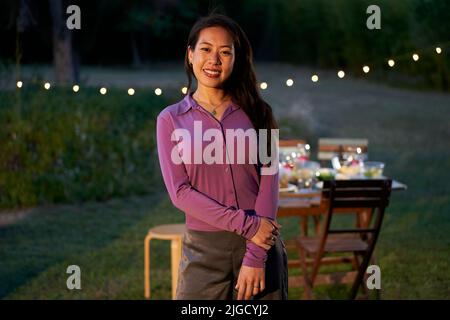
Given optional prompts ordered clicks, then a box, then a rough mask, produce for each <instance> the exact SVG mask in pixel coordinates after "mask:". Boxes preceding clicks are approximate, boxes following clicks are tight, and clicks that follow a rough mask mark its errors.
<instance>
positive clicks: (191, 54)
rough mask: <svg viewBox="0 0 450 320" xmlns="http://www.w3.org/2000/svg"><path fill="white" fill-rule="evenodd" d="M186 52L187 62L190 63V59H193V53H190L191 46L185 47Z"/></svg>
mask: <svg viewBox="0 0 450 320" xmlns="http://www.w3.org/2000/svg"><path fill="white" fill-rule="evenodd" d="M187 51H188V59H189V61H192V59H193V58H194V53H193V52H192V49H191V46H188V47H187Z"/></svg>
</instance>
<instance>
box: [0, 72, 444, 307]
mask: <svg viewBox="0 0 450 320" xmlns="http://www.w3.org/2000/svg"><path fill="white" fill-rule="evenodd" d="M277 70H278V71H277V72H274V71H273V70H271V68H270V67H267V68H263V69H261V73H260V75H261V76H260V78H262V79H261V80H263V79H264V80H267V79H269V80H268V81H269V88H270V89H271V90H267V92H264V96H265V98H266V99H267V100H268V102H269V103H271V104H272V106H273V108H274V110H275V114H276V115H277V118H278V119H279V124H280V127H281V137H283V136H298V137H302V138H306V139H307V140H308V141H309V142H310V143H311V144H312V147H313V151H314V149H315V148H316V147H317V145H316V143H317V139H318V138H319V137H322V136H333V137H365V138H368V139H369V157H370V159H372V160H379V161H384V162H385V163H386V170H385V174H386V175H388V176H391V177H393V178H395V179H397V180H399V181H401V182H404V183H406V184H407V185H408V190H407V191H403V192H394V194H393V195H392V200H391V204H390V206H389V208H388V211H387V215H386V219H385V221H384V224H383V230H382V233H381V235H380V240H379V242H378V246H377V249H376V253H377V256H378V263H379V265H380V267H381V273H382V280H381V282H382V298H383V299H439V298H443V299H449V298H450V265H449V264H450V238H449V237H448V235H449V234H450V214H449V213H450V184H449V183H448V181H450V143H449V138H448V137H450V96H448V95H444V94H439V93H426V92H424V93H419V92H412V91H405V90H398V89H391V88H386V87H382V86H378V85H375V84H369V83H366V82H362V81H360V80H352V79H348V80H347V81H345V82H343V81H340V80H337V79H335V78H336V77H334V76H332V75H329V76H327V75H326V74H325V75H324V76H322V77H321V80H320V83H319V85H314V84H312V83H311V82H310V81H307V80H305V81H303V82H302V81H300V80H296V79H294V81H296V82H295V87H294V88H291V90H290V91H288V90H289V89H288V88H287V87H283V86H282V81H281V82H280V83H281V84H279V85H278V86H277V85H271V82H270V80H271V79H272V78H275V77H276V75H278V74H283V73H284V72H286V74H287V69H283V68H278V69H277ZM271 77H272V78H271ZM155 190H156V191H155V192H154V193H152V194H149V195H148V196H145V197H129V198H121V199H113V200H111V201H108V202H103V203H97V202H88V203H84V204H83V205H58V206H51V207H38V208H35V209H32V210H31V212H30V213H28V214H27V215H26V216H25V217H24V218H23V219H20V220H18V221H17V222H16V223H12V224H8V225H5V226H1V227H0V298H6V299H31V298H33V299H34V298H39V299H77V298H85V299H120V298H123V299H142V298H143V240H144V237H145V234H146V231H147V230H148V228H150V227H152V226H154V225H158V224H162V223H173V222H182V221H183V214H181V213H180V212H179V211H177V210H176V209H174V208H173V206H172V205H171V203H170V202H169V201H168V197H167V195H166V194H165V189H164V187H163V186H162V185H159V186H156V187H155ZM6 214H10V213H2V214H1V215H6ZM1 215H0V216H1ZM281 224H282V225H283V227H284V228H283V232H284V238H286V239H287V238H291V237H293V236H294V235H295V233H296V232H297V231H298V229H297V225H298V224H297V221H296V219H290V218H289V219H286V218H285V219H281ZM152 246H153V247H152V248H153V253H154V255H153V257H152V267H153V269H152V270H153V271H152V279H153V282H152V293H153V297H154V298H155V299H169V298H170V296H171V293H170V264H169V257H170V256H169V243H168V242H166V241H159V242H157V241H155V243H154V244H153V245H152ZM72 264H76V265H79V266H80V268H81V272H82V290H78V291H77V290H74V291H69V290H68V289H67V288H66V279H67V276H68V274H66V268H67V266H69V265H72ZM346 290H347V288H345V287H342V286H337V287H332V288H318V290H317V293H318V297H320V298H324V299H326V298H333V299H340V298H346V293H347V291H346ZM299 297H300V292H299V290H291V291H290V298H292V299H297V298H299Z"/></svg>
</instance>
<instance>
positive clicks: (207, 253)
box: [157, 14, 287, 300]
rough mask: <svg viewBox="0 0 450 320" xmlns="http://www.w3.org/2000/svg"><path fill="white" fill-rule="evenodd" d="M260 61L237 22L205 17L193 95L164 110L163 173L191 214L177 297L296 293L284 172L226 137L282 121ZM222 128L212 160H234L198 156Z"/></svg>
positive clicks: (194, 51) (160, 122)
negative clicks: (281, 203)
mask: <svg viewBox="0 0 450 320" xmlns="http://www.w3.org/2000/svg"><path fill="white" fill-rule="evenodd" d="M252 59H253V56H252V50H251V46H250V43H249V41H248V39H247V36H246V35H245V34H244V32H243V31H242V29H241V28H240V27H239V26H238V25H237V23H236V22H234V21H233V20H231V19H230V18H228V17H226V16H223V15H216V14H215V15H210V16H208V17H205V18H202V19H200V20H199V21H197V23H196V24H195V25H194V26H193V28H192V30H191V32H190V34H189V38H188V45H187V51H186V57H185V69H186V72H187V75H188V80H189V84H188V89H189V92H188V94H187V95H186V97H185V98H184V99H183V100H181V101H180V102H178V103H176V104H174V105H171V106H168V107H167V108H165V109H164V110H163V111H162V112H161V113H160V114H159V115H158V119H157V145H158V156H159V161H160V166H161V171H162V175H163V178H164V182H165V185H166V187H167V190H168V193H169V195H170V198H171V200H172V202H173V204H174V205H175V206H176V207H177V208H179V209H180V210H182V211H183V212H184V213H185V215H186V227H187V231H186V234H185V236H184V241H183V248H182V259H181V262H180V273H179V281H178V286H177V299H193V300H196V299H232V298H237V299H238V300H241V299H251V298H253V299H287V257H286V251H285V247H284V244H283V242H282V241H281V239H280V238H279V229H280V227H281V226H280V225H279V224H278V223H277V222H276V221H275V216H276V211H277V205H278V172H276V173H275V174H270V175H261V174H260V173H261V165H260V161H258V162H257V164H256V165H255V163H249V162H251V161H249V158H251V156H249V152H247V151H245V150H244V156H243V157H244V158H245V159H246V161H245V163H241V162H239V161H236V158H237V157H239V154H238V155H236V152H234V155H233V152H230V151H231V150H229V142H230V140H229V139H227V138H226V137H225V132H227V134H228V132H229V130H235V131H236V132H238V131H239V130H241V131H240V132H242V131H245V130H255V129H256V131H254V132H256V133H258V132H259V131H258V130H259V129H268V130H269V129H275V128H276V127H277V125H276V122H275V119H274V117H273V114H272V110H271V108H270V106H269V105H268V104H267V103H265V102H264V101H263V100H262V99H261V97H260V95H259V93H258V89H257V83H256V77H255V72H254V69H253V61H252ZM192 76H194V77H195V78H196V80H197V88H196V90H195V91H194V92H191V90H190V87H191V84H192ZM213 130H216V131H219V132H220V133H221V134H220V136H217V135H216V136H215V140H214V142H222V143H223V144H224V146H223V149H220V148H217V149H216V150H215V151H214V155H212V153H211V156H212V157H214V158H215V159H216V160H217V159H222V160H225V161H222V162H220V161H216V162H211V161H203V162H202V161H198V160H199V159H197V160H194V161H192V159H191V158H192V157H191V155H192V154H194V153H196V152H197V154H198V152H199V150H200V149H204V150H206V149H208V143H207V141H206V142H205V141H203V139H205V138H204V137H205V136H207V132H209V133H211V132H212V131H213ZM199 131H200V135H201V138H199V137H198V133H199ZM192 136H194V138H193V141H190V140H192ZM227 137H228V136H227ZM210 138H211V137H210ZM258 138H259V136H258ZM210 140H212V138H211V139H210ZM268 145H270V140H269V142H268ZM205 146H206V148H205ZM199 147H200V148H199ZM201 147H203V148H201ZM235 151H237V153H239V152H241V154H242V150H235ZM230 153H232V155H230ZM200 155H202V154H200ZM174 158H175V159H174ZM194 158H195V156H194ZM258 159H259V158H258ZM200 160H202V159H200ZM226 160H228V162H227V161H226ZM205 162H206V163H205ZM218 162H219V163H218ZM236 162H238V163H236ZM277 168H278V167H277Z"/></svg>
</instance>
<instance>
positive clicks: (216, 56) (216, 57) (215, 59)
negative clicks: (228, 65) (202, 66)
mask: <svg viewBox="0 0 450 320" xmlns="http://www.w3.org/2000/svg"><path fill="white" fill-rule="evenodd" d="M210 59H211V60H212V61H213V62H214V64H217V65H221V64H222V61H221V60H220V55H219V52H212V53H211V56H210Z"/></svg>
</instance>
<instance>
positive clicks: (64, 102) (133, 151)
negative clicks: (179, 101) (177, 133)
mask: <svg viewBox="0 0 450 320" xmlns="http://www.w3.org/2000/svg"><path fill="white" fill-rule="evenodd" d="M166 105H167V101H166V99H164V98H162V97H156V96H155V95H154V94H153V93H152V92H151V91H149V92H147V93H143V92H141V93H140V94H136V95H135V96H128V95H127V94H126V92H125V91H124V90H120V91H119V90H109V91H108V94H107V95H105V96H101V95H100V94H99V93H98V91H97V90H93V89H85V90H81V91H80V92H79V93H77V94H74V93H73V92H71V91H70V90H69V89H51V90H49V91H45V90H43V89H41V88H28V89H26V90H20V91H17V92H1V93H0V208H16V207H28V206H34V205H38V204H46V203H57V202H81V201H86V200H105V199H108V198H110V197H115V196H124V195H130V194H144V193H148V192H149V191H151V190H152V188H154V183H155V182H156V181H158V180H157V179H155V177H157V174H158V172H159V171H158V170H156V169H157V167H156V165H157V161H155V158H156V157H157V155H156V151H155V145H156V141H155V119H156V116H157V114H158V113H159V111H160V110H161V109H162V108H163V107H164V106H166Z"/></svg>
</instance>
